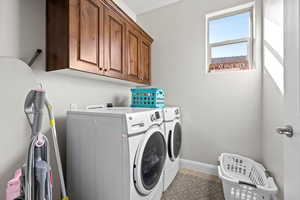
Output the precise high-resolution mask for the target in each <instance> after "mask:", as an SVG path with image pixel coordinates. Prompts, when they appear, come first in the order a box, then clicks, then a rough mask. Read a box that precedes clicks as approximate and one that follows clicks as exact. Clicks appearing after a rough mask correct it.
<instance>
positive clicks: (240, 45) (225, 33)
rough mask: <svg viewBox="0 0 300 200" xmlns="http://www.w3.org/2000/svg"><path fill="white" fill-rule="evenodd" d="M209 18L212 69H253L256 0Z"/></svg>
mask: <svg viewBox="0 0 300 200" xmlns="http://www.w3.org/2000/svg"><path fill="white" fill-rule="evenodd" d="M206 19H207V39H206V40H207V62H206V63H207V69H208V72H222V71H223V72H224V71H241V70H249V69H251V68H252V67H253V66H252V60H253V56H252V55H253V21H254V20H253V3H250V4H246V5H242V6H238V7H235V8H231V9H228V10H223V11H220V12H216V13H212V14H209V15H207V16H206Z"/></svg>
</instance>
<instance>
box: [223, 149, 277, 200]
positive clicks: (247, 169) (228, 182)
mask: <svg viewBox="0 0 300 200" xmlns="http://www.w3.org/2000/svg"><path fill="white" fill-rule="evenodd" d="M219 163H220V165H219V166H218V172H219V177H220V178H221V179H222V183H223V190H224V195H225V199H226V200H271V199H272V196H273V195H275V194H276V193H277V191H278V189H277V186H276V184H275V182H274V179H273V178H272V177H270V176H269V175H268V173H267V171H266V169H265V168H264V167H263V166H262V165H261V164H259V163H257V162H255V161H254V160H251V159H249V158H246V157H243V156H240V155H235V154H228V153H223V154H221V156H220V157H219Z"/></svg>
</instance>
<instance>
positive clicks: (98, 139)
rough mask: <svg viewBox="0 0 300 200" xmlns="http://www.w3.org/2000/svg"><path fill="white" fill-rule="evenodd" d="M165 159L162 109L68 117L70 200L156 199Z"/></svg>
mask: <svg viewBox="0 0 300 200" xmlns="http://www.w3.org/2000/svg"><path fill="white" fill-rule="evenodd" d="M166 154H167V147H166V141H165V137H164V128H163V115H162V111H161V110H156V109H155V110H150V109H139V108H105V109H96V110H77V111H69V112H68V118H67V180H68V181H67V182H68V191H69V192H70V198H71V199H72V200H83V199H84V200H160V198H161V195H162V191H163V180H162V177H163V176H162V174H163V169H164V165H165V160H166Z"/></svg>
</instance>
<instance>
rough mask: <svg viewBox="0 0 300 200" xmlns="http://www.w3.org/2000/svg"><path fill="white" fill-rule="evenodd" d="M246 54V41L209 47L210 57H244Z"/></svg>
mask: <svg viewBox="0 0 300 200" xmlns="http://www.w3.org/2000/svg"><path fill="white" fill-rule="evenodd" d="M247 55H248V42H240V43H234V44H228V45H223V46H217V47H212V48H211V57H212V59H214V58H224V57H240V56H244V57H246V56H247Z"/></svg>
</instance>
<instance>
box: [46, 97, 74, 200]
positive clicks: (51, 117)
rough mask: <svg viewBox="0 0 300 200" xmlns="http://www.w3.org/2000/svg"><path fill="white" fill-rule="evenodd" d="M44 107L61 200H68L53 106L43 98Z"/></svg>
mask: <svg viewBox="0 0 300 200" xmlns="http://www.w3.org/2000/svg"><path fill="white" fill-rule="evenodd" d="M45 105H46V107H47V110H48V114H49V120H50V126H51V131H52V137H53V143H54V152H55V157H56V162H57V166H58V173H59V178H60V184H61V192H62V195H63V200H69V198H68V196H67V192H66V185H65V180H64V175H63V170H62V164H61V158H60V153H59V146H58V140H57V134H56V127H55V118H54V112H53V106H52V105H51V104H50V102H49V101H48V99H47V97H45Z"/></svg>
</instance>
